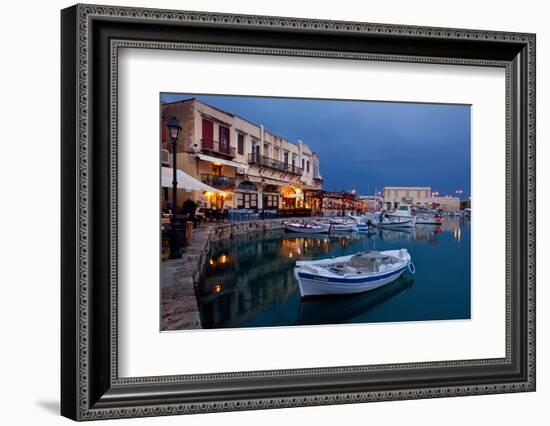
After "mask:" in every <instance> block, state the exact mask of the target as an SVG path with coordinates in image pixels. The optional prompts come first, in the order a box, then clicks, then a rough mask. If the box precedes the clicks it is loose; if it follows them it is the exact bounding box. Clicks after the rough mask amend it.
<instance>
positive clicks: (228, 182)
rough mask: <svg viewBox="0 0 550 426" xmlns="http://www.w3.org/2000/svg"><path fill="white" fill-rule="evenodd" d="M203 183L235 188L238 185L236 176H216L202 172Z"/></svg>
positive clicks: (220, 187) (216, 186)
mask: <svg viewBox="0 0 550 426" xmlns="http://www.w3.org/2000/svg"><path fill="white" fill-rule="evenodd" d="M201 180H202V183H205V184H207V185H210V186H213V187H214V188H218V189H234V188H235V185H236V180H235V178H232V177H228V176H216V175H211V174H201Z"/></svg>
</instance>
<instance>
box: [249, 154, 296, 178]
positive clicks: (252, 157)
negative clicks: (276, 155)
mask: <svg viewBox="0 0 550 426" xmlns="http://www.w3.org/2000/svg"><path fill="white" fill-rule="evenodd" d="M248 163H249V164H256V165H258V166H263V167H270V168H272V169H275V170H280V171H283V172H287V173H293V174H295V175H301V174H302V172H303V169H302V168H301V167H298V166H293V165H292V164H288V163H283V162H282V161H279V160H275V159H273V158H269V157H266V156H265V155H259V154H248Z"/></svg>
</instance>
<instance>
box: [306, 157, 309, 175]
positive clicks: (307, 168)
mask: <svg viewBox="0 0 550 426" xmlns="http://www.w3.org/2000/svg"><path fill="white" fill-rule="evenodd" d="M306 171H307V172H308V173H309V160H307V161H306Z"/></svg>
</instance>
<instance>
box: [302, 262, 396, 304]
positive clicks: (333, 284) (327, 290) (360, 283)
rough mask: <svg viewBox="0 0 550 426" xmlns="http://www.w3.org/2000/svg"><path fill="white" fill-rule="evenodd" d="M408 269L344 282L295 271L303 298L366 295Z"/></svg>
mask: <svg viewBox="0 0 550 426" xmlns="http://www.w3.org/2000/svg"><path fill="white" fill-rule="evenodd" d="M406 269H407V267H406V266H404V267H402V268H400V269H397V270H395V271H391V272H388V273H387V274H384V275H379V276H374V277H365V278H359V279H357V280H343V279H338V278H321V277H318V276H315V275H312V274H308V273H304V272H299V271H298V270H295V271H294V276H295V277H296V280H297V281H298V286H299V288H300V294H301V296H302V297H313V296H328V295H336V294H357V293H364V292H366V291H369V290H374V289H375V288H379V287H382V286H384V285H386V284H389V283H391V282H393V281H395V280H396V279H398V278H399V277H400V276H401V275H402V274H403V273H404V272H405V270H406Z"/></svg>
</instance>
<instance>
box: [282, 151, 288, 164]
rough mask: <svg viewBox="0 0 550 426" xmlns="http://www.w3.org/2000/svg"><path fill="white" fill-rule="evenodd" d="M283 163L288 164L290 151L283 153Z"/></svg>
mask: <svg viewBox="0 0 550 426" xmlns="http://www.w3.org/2000/svg"><path fill="white" fill-rule="evenodd" d="M283 163H285V164H288V151H285V152H284V153H283Z"/></svg>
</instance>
